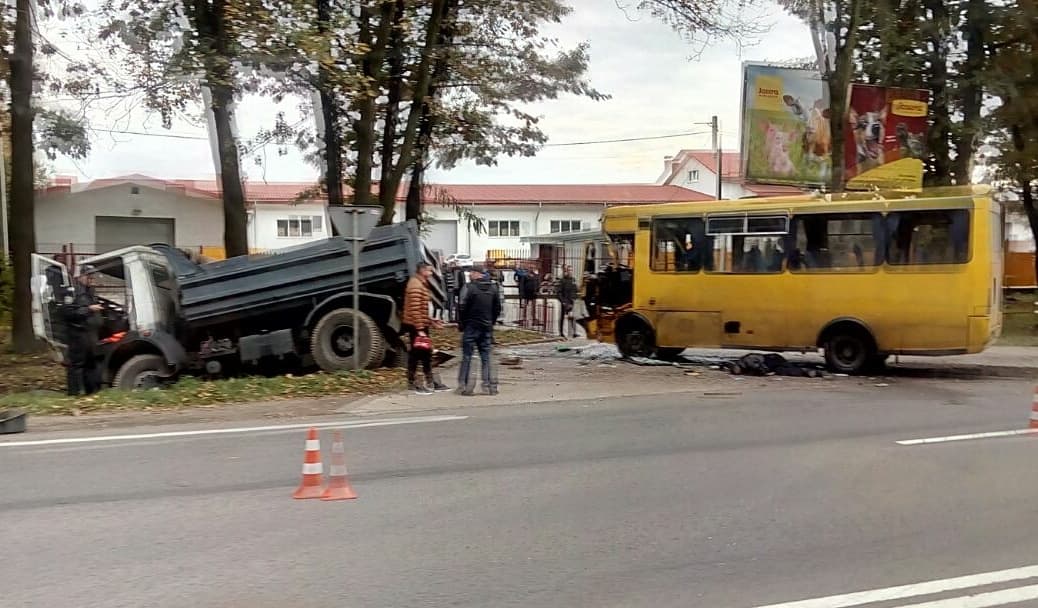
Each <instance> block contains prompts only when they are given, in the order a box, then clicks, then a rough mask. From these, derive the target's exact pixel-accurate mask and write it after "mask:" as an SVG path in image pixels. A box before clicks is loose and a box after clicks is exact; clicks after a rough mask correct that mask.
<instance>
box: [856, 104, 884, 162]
mask: <svg viewBox="0 0 1038 608" xmlns="http://www.w3.org/2000/svg"><path fill="white" fill-rule="evenodd" d="M849 119H850V120H849V122H850V128H851V132H852V133H853V134H854V147H855V149H856V150H857V154H856V156H857V165H858V170H857V173H858V174H859V175H860V174H861V173H864V172H865V171H868V170H869V169H874V168H876V167H879V166H882V165H883V164H885V163H886V158H885V156H886V155H885V154H884V153H883V139H884V137H885V136H886V127H885V125H886V121H887V108H886V107H884V108H883V109H882V110H879V111H877V112H858V111H857V110H855V109H854V108H851V109H850V113H849Z"/></svg>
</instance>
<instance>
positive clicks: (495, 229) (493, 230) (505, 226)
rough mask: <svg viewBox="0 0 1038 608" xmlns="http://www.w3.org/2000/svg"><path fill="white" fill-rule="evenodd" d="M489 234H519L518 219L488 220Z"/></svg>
mask: <svg viewBox="0 0 1038 608" xmlns="http://www.w3.org/2000/svg"><path fill="white" fill-rule="evenodd" d="M487 235H488V236H504V237H509V236H519V221H518V220H490V221H488V222H487Z"/></svg>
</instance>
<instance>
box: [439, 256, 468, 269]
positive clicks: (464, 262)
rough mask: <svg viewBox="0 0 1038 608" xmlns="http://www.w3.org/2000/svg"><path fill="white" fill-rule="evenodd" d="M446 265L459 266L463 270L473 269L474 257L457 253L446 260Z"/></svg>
mask: <svg viewBox="0 0 1038 608" xmlns="http://www.w3.org/2000/svg"><path fill="white" fill-rule="evenodd" d="M444 264H447V265H450V264H457V265H458V266H460V267H462V268H471V267H472V256H471V255H469V254H467V253H455V254H452V255H449V256H447V259H445V260H444Z"/></svg>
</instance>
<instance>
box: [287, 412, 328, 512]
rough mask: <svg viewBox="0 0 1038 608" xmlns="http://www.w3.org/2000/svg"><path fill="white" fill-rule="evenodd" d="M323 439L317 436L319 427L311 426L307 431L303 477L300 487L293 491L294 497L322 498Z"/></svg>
mask: <svg viewBox="0 0 1038 608" xmlns="http://www.w3.org/2000/svg"><path fill="white" fill-rule="evenodd" d="M323 473H324V471H323V469H322V468H321V440H320V439H318V437H317V429H315V428H313V427H310V430H309V431H307V433H306V452H305V453H304V456H303V479H302V481H300V482H299V487H298V488H296V491H295V492H293V493H292V498H299V499H304V498H320V497H321V476H322V475H323Z"/></svg>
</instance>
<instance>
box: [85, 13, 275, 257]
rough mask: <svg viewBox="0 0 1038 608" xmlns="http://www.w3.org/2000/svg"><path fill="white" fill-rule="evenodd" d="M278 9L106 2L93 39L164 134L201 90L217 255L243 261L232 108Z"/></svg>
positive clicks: (266, 43)
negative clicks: (214, 169)
mask: <svg viewBox="0 0 1038 608" xmlns="http://www.w3.org/2000/svg"><path fill="white" fill-rule="evenodd" d="M277 7H278V3H276V2H273V1H265V0H105V2H104V3H103V4H102V12H103V14H104V15H105V16H106V18H105V24H104V25H103V27H102V29H101V31H100V32H99V37H100V39H101V40H102V41H105V42H107V43H108V44H110V45H111V47H112V52H113V53H115V54H117V55H119V56H120V57H122V58H125V61H126V63H125V68H126V70H128V71H129V72H130V73H131V74H132V80H133V82H132V84H130V85H125V84H124V83H118V82H116V83H114V84H116V86H121V87H122V88H124V89H126V90H134V91H138V92H141V93H143V94H144V99H145V102H146V105H147V107H148V108H150V109H152V110H155V111H157V112H159V114H160V115H161V116H162V118H163V123H164V125H165V126H167V127H169V126H171V124H172V118H173V116H175V115H177V114H178V113H181V112H184V111H186V110H187V109H188V108H189V107H191V106H192V105H193V104H196V103H197V100H198V97H199V92H200V86H199V85H201V86H202V87H205V88H207V89H208V91H209V93H210V97H211V98H210V99H209V100H208V103H206V108H205V111H206V112H211V113H212V116H213V119H214V124H215V130H216V142H217V149H218V152H219V161H220V186H221V191H222V195H223V212H224V213H223V215H224V248H225V250H226V252H227V255H228V256H236V255H244V254H246V253H248V231H247V224H248V217H247V214H246V210H245V192H244V187H243V185H242V176H241V165H240V153H241V148H240V147H239V143H238V141H237V137H236V135H235V133H234V132H233V129H232V111H233V109H232V108H233V104H234V101H235V100H236V99H237V98H239V97H240V96H241V95H242V94H243V93H244V92H245V91H246V90H247V86H248V85H249V84H250V83H252V82H253V81H252V80H251V79H250V78H247V77H243V74H242V72H243V71H246V70H252V69H255V68H257V67H259V66H262V65H263V63H264V62H265V61H266V60H268V59H269V58H270V57H271V53H272V52H273V51H274V46H275V45H273V41H275V40H280V36H281V33H280V30H281V27H280V25H279V24H278V23H277V21H276V19H275V18H274V16H275V13H276V12H277Z"/></svg>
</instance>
